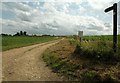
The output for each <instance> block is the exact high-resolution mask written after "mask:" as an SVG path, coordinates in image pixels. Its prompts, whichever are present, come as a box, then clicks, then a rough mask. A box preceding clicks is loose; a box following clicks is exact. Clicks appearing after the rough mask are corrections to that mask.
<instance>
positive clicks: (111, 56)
mask: <svg viewBox="0 0 120 83" xmlns="http://www.w3.org/2000/svg"><path fill="white" fill-rule="evenodd" d="M118 39H119V38H118ZM70 42H74V44H76V50H75V54H77V55H79V56H80V57H85V58H88V59H92V60H98V61H101V62H107V63H108V62H109V63H110V62H111V63H112V62H113V61H120V47H119V46H120V42H119V43H118V45H117V46H118V47H117V52H114V51H113V43H112V36H85V37H83V41H82V42H79V41H78V40H77V39H75V38H74V39H73V40H70Z"/></svg>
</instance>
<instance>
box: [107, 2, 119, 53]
mask: <svg viewBox="0 0 120 83" xmlns="http://www.w3.org/2000/svg"><path fill="white" fill-rule="evenodd" d="M109 11H113V50H114V52H116V50H117V43H118V42H117V35H118V34H119V33H120V32H119V30H120V26H119V24H120V23H119V22H120V21H119V18H120V16H119V15H120V14H119V12H120V2H118V3H114V4H113V6H111V7H109V8H107V9H105V12H109ZM117 26H118V27H117ZM117 33H118V34H117Z"/></svg>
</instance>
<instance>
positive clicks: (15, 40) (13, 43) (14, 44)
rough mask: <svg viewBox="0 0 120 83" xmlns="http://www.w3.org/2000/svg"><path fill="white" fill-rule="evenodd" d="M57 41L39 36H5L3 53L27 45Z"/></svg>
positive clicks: (3, 38)
mask: <svg viewBox="0 0 120 83" xmlns="http://www.w3.org/2000/svg"><path fill="white" fill-rule="evenodd" d="M54 39H57V38H56V37H50V36H45V37H37V36H3V37H2V51H5V50H9V49H12V48H18V47H23V46H27V45H32V44H37V43H43V42H48V41H51V40H54Z"/></svg>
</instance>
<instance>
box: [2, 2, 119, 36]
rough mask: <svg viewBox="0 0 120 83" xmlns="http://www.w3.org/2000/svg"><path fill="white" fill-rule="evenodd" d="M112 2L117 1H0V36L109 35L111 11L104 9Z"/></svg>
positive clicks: (110, 30) (110, 31)
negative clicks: (81, 33) (0, 34)
mask: <svg viewBox="0 0 120 83" xmlns="http://www.w3.org/2000/svg"><path fill="white" fill-rule="evenodd" d="M115 2H119V0H34V1H32V0H24V2H23V0H20V1H19V2H18V1H17V0H16V1H15V0H2V2H1V3H0V5H1V4H2V7H0V11H2V13H1V14H2V15H0V24H1V25H2V33H8V34H15V33H16V32H18V31H21V30H22V31H27V32H28V34H50V35H53V34H54V35H75V34H77V32H78V31H83V33H84V35H110V34H112V11H111V12H108V13H105V12H104V9H105V8H107V7H109V6H112V5H113V3H115ZM119 16H120V14H119ZM119 19H120V17H119Z"/></svg>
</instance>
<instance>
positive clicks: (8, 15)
mask: <svg viewBox="0 0 120 83" xmlns="http://www.w3.org/2000/svg"><path fill="white" fill-rule="evenodd" d="M14 18H15V13H13V12H11V11H5V10H2V19H14Z"/></svg>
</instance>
